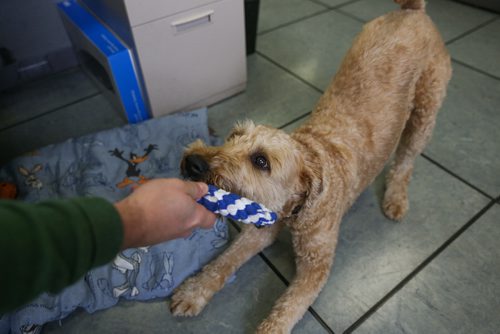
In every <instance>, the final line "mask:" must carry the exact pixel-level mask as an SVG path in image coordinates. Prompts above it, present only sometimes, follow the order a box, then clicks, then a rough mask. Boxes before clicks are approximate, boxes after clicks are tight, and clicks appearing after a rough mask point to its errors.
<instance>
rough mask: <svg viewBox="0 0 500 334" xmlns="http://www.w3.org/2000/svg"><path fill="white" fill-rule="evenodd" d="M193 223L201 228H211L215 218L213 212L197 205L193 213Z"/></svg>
mask: <svg viewBox="0 0 500 334" xmlns="http://www.w3.org/2000/svg"><path fill="white" fill-rule="evenodd" d="M193 216H194V223H195V224H196V226H198V227H201V228H205V229H207V228H212V227H213V226H214V224H215V219H216V216H215V214H214V213H213V212H210V211H208V210H207V209H205V207H204V206H202V205H199V204H197V205H196V208H195V213H194V215H193Z"/></svg>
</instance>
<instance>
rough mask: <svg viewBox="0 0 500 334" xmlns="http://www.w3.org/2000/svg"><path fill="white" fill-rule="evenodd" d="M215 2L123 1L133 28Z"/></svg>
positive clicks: (207, 0)
mask: <svg viewBox="0 0 500 334" xmlns="http://www.w3.org/2000/svg"><path fill="white" fill-rule="evenodd" d="M215 1H217V0H141V1H138V0H125V4H126V7H127V13H128V16H129V21H130V25H131V26H132V27H134V26H136V25H139V24H144V23H146V22H150V21H154V20H156V19H159V18H162V17H166V16H170V15H174V14H177V13H180V12H183V11H186V10H190V9H193V8H196V7H200V6H204V5H207V4H210V3H212V2H215ZM236 1H240V0H236Z"/></svg>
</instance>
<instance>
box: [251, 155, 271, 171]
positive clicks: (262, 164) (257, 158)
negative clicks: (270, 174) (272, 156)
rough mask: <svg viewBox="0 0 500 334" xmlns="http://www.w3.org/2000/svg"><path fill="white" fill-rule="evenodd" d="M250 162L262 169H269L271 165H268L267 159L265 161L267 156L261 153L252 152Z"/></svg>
mask: <svg viewBox="0 0 500 334" xmlns="http://www.w3.org/2000/svg"><path fill="white" fill-rule="evenodd" d="M251 159H252V163H253V164H254V165H255V167H257V168H259V169H262V170H270V169H271V166H270V165H269V161H267V158H266V157H265V156H264V155H262V154H253V155H252V158H251Z"/></svg>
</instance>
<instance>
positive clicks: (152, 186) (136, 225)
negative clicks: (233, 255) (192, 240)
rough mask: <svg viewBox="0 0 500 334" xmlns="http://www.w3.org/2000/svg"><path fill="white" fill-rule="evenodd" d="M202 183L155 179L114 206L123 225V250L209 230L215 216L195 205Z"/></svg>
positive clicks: (203, 189) (202, 187) (202, 190)
mask: <svg viewBox="0 0 500 334" xmlns="http://www.w3.org/2000/svg"><path fill="white" fill-rule="evenodd" d="M207 192H208V186H207V185H206V184H205V183H200V182H189V181H182V180H179V179H155V180H150V181H148V182H146V183H145V184H143V185H141V186H139V187H138V188H136V189H135V190H134V191H133V192H132V193H131V194H130V195H129V196H127V197H126V198H124V199H123V200H121V201H119V202H117V203H115V207H116V209H117V210H118V212H119V214H120V217H121V219H122V223H123V230H124V237H123V245H122V249H125V248H130V247H140V246H147V245H153V244H157V243H160V242H163V241H167V240H171V239H175V238H181V237H188V236H189V235H190V234H191V232H192V231H193V229H194V228H196V227H201V228H210V227H212V226H213V224H214V222H215V215H214V214H213V213H212V212H210V211H208V210H207V209H205V208H204V207H203V206H202V205H200V204H198V203H196V200H198V199H200V198H201V197H202V196H203V195H205V194H206V193H207Z"/></svg>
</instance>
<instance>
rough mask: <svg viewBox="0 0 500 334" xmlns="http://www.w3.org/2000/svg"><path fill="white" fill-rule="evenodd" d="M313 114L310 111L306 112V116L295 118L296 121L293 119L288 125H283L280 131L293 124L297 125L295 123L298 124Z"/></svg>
mask: <svg viewBox="0 0 500 334" xmlns="http://www.w3.org/2000/svg"><path fill="white" fill-rule="evenodd" d="M311 113H312V111H308V112H306V113H305V114H303V115H301V116H298V117H295V118H294V119H292V120H291V121H289V122H287V123H285V124H283V125H282V126H280V127H278V129H283V128H286V127H287V126H289V125H291V124H293V123H295V122H297V121H300V120H301V119H303V118H306V117H308V116H310V115H311Z"/></svg>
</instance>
